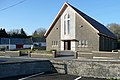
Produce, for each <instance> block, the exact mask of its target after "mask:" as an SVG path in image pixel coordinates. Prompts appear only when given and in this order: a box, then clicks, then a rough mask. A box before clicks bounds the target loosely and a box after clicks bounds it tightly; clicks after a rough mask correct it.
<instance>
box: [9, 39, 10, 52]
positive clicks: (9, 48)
mask: <svg viewBox="0 0 120 80" xmlns="http://www.w3.org/2000/svg"><path fill="white" fill-rule="evenodd" d="M9 51H10V38H9Z"/></svg>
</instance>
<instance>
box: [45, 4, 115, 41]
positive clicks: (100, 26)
mask: <svg viewBox="0 0 120 80" xmlns="http://www.w3.org/2000/svg"><path fill="white" fill-rule="evenodd" d="M64 6H65V8H66V6H69V7H71V8H72V9H73V10H75V11H76V12H77V13H78V14H79V15H80V16H82V17H83V18H84V19H85V20H86V21H87V22H89V23H90V24H91V25H92V27H94V28H95V29H96V30H97V31H99V34H102V35H105V36H108V37H111V38H114V39H116V38H117V37H116V36H115V35H114V34H113V33H112V32H111V31H110V30H108V29H107V28H106V27H105V26H104V25H103V24H101V23H99V22H98V21H96V20H95V19H93V18H91V17H89V16H88V15H86V14H85V13H83V12H81V11H80V10H78V9H77V8H75V7H73V6H72V5H70V4H69V3H65V4H64V5H63V7H62V8H64ZM63 10H65V9H63ZM63 10H61V11H63ZM58 15H61V12H60V13H58ZM58 15H57V16H58ZM56 20H58V19H55V20H54V21H55V22H56ZM52 24H55V23H54V22H53V23H52ZM51 28H53V25H51V26H50V29H51ZM50 29H49V30H50ZM49 30H48V31H47V32H46V34H45V36H47V35H48V34H49V32H50V31H49Z"/></svg>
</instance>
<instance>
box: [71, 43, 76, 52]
mask: <svg viewBox="0 0 120 80" xmlns="http://www.w3.org/2000/svg"><path fill="white" fill-rule="evenodd" d="M71 50H72V51H75V41H71Z"/></svg>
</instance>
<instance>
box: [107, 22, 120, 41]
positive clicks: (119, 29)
mask: <svg viewBox="0 0 120 80" xmlns="http://www.w3.org/2000/svg"><path fill="white" fill-rule="evenodd" d="M107 27H108V28H109V30H110V31H111V32H113V33H114V34H115V35H116V36H117V38H118V39H120V24H116V23H111V24H108V25H107Z"/></svg>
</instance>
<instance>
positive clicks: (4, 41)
mask: <svg viewBox="0 0 120 80" xmlns="http://www.w3.org/2000/svg"><path fill="white" fill-rule="evenodd" d="M0 44H24V45H27V44H28V45H31V44H32V41H31V39H30V38H0Z"/></svg>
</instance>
